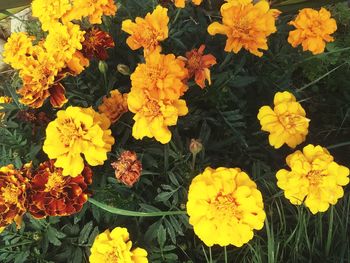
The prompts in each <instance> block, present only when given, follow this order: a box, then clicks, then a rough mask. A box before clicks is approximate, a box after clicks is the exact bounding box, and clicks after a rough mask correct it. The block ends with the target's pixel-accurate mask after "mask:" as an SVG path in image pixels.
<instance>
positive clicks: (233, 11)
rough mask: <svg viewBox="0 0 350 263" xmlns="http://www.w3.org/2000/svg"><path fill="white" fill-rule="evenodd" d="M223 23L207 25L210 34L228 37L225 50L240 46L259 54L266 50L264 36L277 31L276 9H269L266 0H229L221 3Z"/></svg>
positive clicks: (238, 48) (232, 49)
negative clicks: (257, 0)
mask: <svg viewBox="0 0 350 263" xmlns="http://www.w3.org/2000/svg"><path fill="white" fill-rule="evenodd" d="M220 12H221V15H222V24H220V23H218V22H214V23H212V24H211V25H209V27H208V32H209V34H210V35H216V34H223V35H226V36H227V41H226V46H225V51H227V52H230V51H233V52H234V53H238V52H239V51H240V50H241V49H242V48H244V49H246V50H248V51H249V52H250V53H252V54H254V55H256V56H259V57H261V56H262V55H263V53H262V52H261V51H260V50H267V49H268V46H267V37H268V36H269V35H271V34H272V33H274V32H276V30H277V29H276V26H275V20H276V17H277V15H278V14H279V12H278V11H277V10H275V9H270V6H269V3H268V2H267V1H259V2H258V3H256V4H253V3H252V1H251V0H250V1H237V0H234V1H233V0H232V1H229V2H228V3H225V4H223V5H222V6H221V9H220Z"/></svg>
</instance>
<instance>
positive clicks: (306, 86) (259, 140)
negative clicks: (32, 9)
mask: <svg viewBox="0 0 350 263" xmlns="http://www.w3.org/2000/svg"><path fill="white" fill-rule="evenodd" d="M118 2H119V10H118V13H117V15H116V17H114V18H105V19H104V23H103V25H102V29H104V30H106V31H108V32H110V33H111V35H112V36H113V38H114V40H115V42H116V48H114V49H112V50H110V52H109V54H110V58H109V59H108V60H107V64H108V71H107V72H106V75H104V74H102V73H101V72H100V71H99V69H98V61H93V62H91V65H90V67H89V68H88V69H87V70H86V71H85V72H83V73H82V74H81V75H80V76H79V77H75V78H73V77H70V78H67V79H66V80H65V81H64V86H65V88H66V90H67V97H68V99H69V104H70V105H75V106H83V107H87V106H90V105H92V106H93V107H94V108H95V109H96V108H97V106H98V105H99V104H100V103H101V101H102V97H103V96H105V95H106V94H108V93H109V91H111V90H112V89H115V88H118V89H119V90H120V91H121V92H128V91H129V89H130V79H129V76H126V75H123V74H122V73H120V72H118V71H117V66H118V65H120V64H124V65H127V66H128V67H129V68H130V71H131V72H133V71H134V69H135V67H136V66H137V63H140V62H142V60H143V56H142V51H140V50H139V51H132V50H130V48H129V47H128V46H127V45H126V43H125V40H126V37H127V35H126V34H125V33H123V32H122V31H121V22H122V21H123V20H125V19H134V18H135V17H136V16H142V17H143V16H144V15H145V14H146V13H147V12H149V11H151V10H153V8H154V7H155V5H156V4H157V3H156V2H157V1H155V0H152V1H151V0H147V1H146V0H145V1H137V0H120V1H118ZM162 2H166V1H162ZM212 2H213V3H212V4H213V5H212V8H213V9H210V8H207V6H208V5H209V4H210V3H211V1H205V3H204V5H202V6H201V7H194V6H191V5H189V6H188V7H186V8H185V9H182V10H179V9H175V8H174V7H173V6H172V5H169V13H168V14H169V17H170V25H169V28H170V34H169V38H168V39H167V40H166V41H165V42H164V43H163V52H164V53H174V54H176V55H182V56H183V55H184V54H185V52H186V51H189V50H191V49H192V48H198V47H199V46H200V45H201V44H203V43H204V44H205V45H206V52H207V53H211V54H213V55H214V56H215V57H216V58H217V61H218V64H217V65H216V66H214V67H213V69H212V82H213V83H212V85H211V86H210V87H208V88H206V89H205V90H201V89H200V88H199V87H198V86H196V84H195V83H194V82H193V83H192V82H191V83H190V89H189V91H188V92H187V94H186V95H185V99H186V101H187V103H188V107H189V110H190V112H189V114H188V115H187V116H185V117H181V118H179V122H178V124H177V126H174V127H172V128H171V131H172V134H173V138H172V140H171V142H170V143H169V144H166V145H162V144H160V143H158V142H156V141H155V140H153V139H144V140H142V141H137V140H135V139H133V138H132V136H131V127H132V125H133V123H134V122H133V120H132V115H131V114H130V113H127V114H125V115H124V116H123V117H122V118H121V119H120V120H119V121H118V122H117V123H116V124H115V125H114V126H112V131H113V135H114V137H115V138H116V143H115V145H114V147H113V150H112V152H111V153H110V156H109V161H106V162H105V165H103V166H100V167H95V168H94V169H93V170H94V177H93V185H92V187H91V190H92V192H93V198H94V199H95V200H97V201H101V202H103V203H104V204H107V205H109V206H112V207H116V208H120V209H124V210H132V211H138V212H150V213H152V212H159V211H179V210H180V211H182V210H184V209H185V204H186V202H187V191H188V187H189V184H190V182H191V180H192V178H193V177H194V176H195V175H197V174H198V173H200V172H202V171H203V170H204V168H205V167H207V166H211V167H215V168H216V167H220V166H226V167H241V168H242V169H243V170H244V171H246V172H247V173H248V174H249V175H250V176H251V177H252V179H253V180H254V181H255V182H256V183H257V185H258V188H259V189H260V190H261V191H262V193H263V197H264V205H265V211H266V214H267V219H266V222H265V227H264V228H263V230H261V231H258V232H256V235H255V237H254V238H253V240H252V241H251V242H250V243H248V244H247V245H245V246H243V247H242V248H235V247H232V246H230V247H227V252H228V258H229V262H256V263H258V262H268V263H273V262H317V261H319V262H349V261H350V253H349V251H350V247H349V245H350V240H349V237H350V235H349V234H350V232H349V231H350V230H349V229H350V222H349V218H350V193H349V187H347V188H345V195H344V197H343V198H342V199H341V200H340V201H339V202H338V203H337V205H336V206H334V207H332V208H331V209H329V210H328V212H325V213H320V214H317V215H316V216H313V215H312V214H311V213H310V212H309V211H308V210H307V209H306V208H305V207H303V206H300V207H296V206H293V205H291V204H290V203H289V202H288V200H286V199H285V197H284V196H283V192H282V191H280V190H279V189H278V188H277V186H276V178H275V173H276V171H277V170H279V169H281V168H283V166H284V163H285V156H287V155H288V154H290V153H291V152H292V150H291V149H289V148H287V147H285V146H284V147H282V148H281V149H279V150H275V149H273V148H272V147H271V146H269V145H268V141H267V136H266V134H265V133H263V132H261V131H260V126H259V123H258V121H257V118H256V116H257V112H258V109H259V108H260V107H261V106H262V105H271V104H272V103H271V102H272V99H273V95H274V94H275V93H276V92H277V91H284V90H287V91H290V92H292V93H293V94H295V95H296V97H297V99H298V101H299V102H301V103H302V105H303V107H304V108H305V109H306V112H307V116H308V118H309V119H311V123H310V133H309V135H308V137H307V142H308V143H314V144H322V145H323V146H325V147H327V148H328V149H329V150H330V151H331V153H332V154H333V156H334V157H335V159H336V160H337V161H338V163H340V164H343V165H345V166H349V165H350V162H349V158H348V156H349V154H350V140H349V134H350V77H349V76H350V67H349V65H350V9H349V8H348V6H347V4H346V3H339V4H337V5H332V6H329V9H330V10H331V12H332V14H333V16H334V17H335V18H336V19H337V23H338V31H337V33H336V34H335V38H336V41H335V42H334V43H331V44H328V45H327V51H326V52H325V53H324V54H321V55H317V56H312V55H311V53H303V52H302V51H301V49H299V48H298V49H293V48H292V47H291V46H290V45H289V44H288V43H287V41H286V39H287V35H288V32H289V30H290V26H288V25H287V22H288V21H290V20H291V19H292V18H293V16H294V13H287V14H284V15H281V17H280V19H279V22H278V25H277V26H278V32H277V33H275V34H273V35H272V36H271V37H270V39H269V47H270V48H269V50H268V51H266V52H265V54H264V56H263V57H262V58H258V57H254V56H252V55H251V54H249V53H247V52H245V51H241V52H240V53H239V54H237V55H234V54H233V53H226V52H224V51H223V47H224V39H223V38H222V37H220V36H215V37H211V36H209V35H208V33H207V32H206V27H207V25H208V24H210V22H211V20H213V19H214V18H216V17H217V15H218V10H217V9H214V7H215V3H216V1H212ZM327 2H329V1H327ZM281 5H282V3H281ZM281 7H282V6H281ZM276 8H278V6H277V5H276ZM28 24H29V25H28V26H29V31H30V32H34V33H35V32H37V22H35V21H33V22H30V23H28ZM1 85H2V86H1V88H0V92H1V93H4V94H5V95H8V96H11V97H12V98H13V99H14V101H15V102H14V103H12V104H10V105H4V109H3V110H2V111H5V112H6V119H5V120H3V121H2V125H0V165H1V166H2V165H6V164H9V163H14V164H15V166H16V167H20V166H21V165H22V164H24V163H26V162H29V161H33V163H34V164H38V163H39V162H41V161H43V160H45V159H46V158H47V157H46V155H45V154H44V153H43V152H42V150H41V149H42V144H43V139H44V137H45V125H44V124H41V125H38V124H35V123H32V122H26V121H23V120H21V119H20V118H19V117H18V116H19V115H18V114H19V112H20V111H23V110H25V108H24V106H23V105H21V104H19V103H18V98H17V95H16V93H15V89H16V88H18V87H19V86H20V83H19V78H18V76H16V75H11V76H8V78H7V80H6V81H5V82H2V84H1ZM39 111H43V112H45V113H46V114H47V116H48V118H49V119H51V120H52V119H53V118H54V116H55V113H56V110H55V109H52V107H51V106H50V105H49V104H48V103H47V104H45V105H44V107H43V108H41V109H40V110H36V111H35V114H37V113H38V112H39ZM3 124H4V125H3ZM192 138H195V139H200V141H201V143H202V144H203V146H204V149H203V151H201V152H200V153H199V154H198V155H197V158H196V159H195V160H193V159H192V157H193V156H192V155H191V153H190V151H189V143H190V140H191V139H192ZM124 149H126V150H133V151H135V152H136V153H137V154H138V156H139V157H140V160H141V162H142V166H143V171H142V175H141V179H140V181H139V182H138V183H137V184H136V185H135V186H134V187H133V188H127V187H126V186H124V185H122V184H120V183H119V182H118V181H117V180H116V179H115V178H114V171H113V169H112V167H111V166H110V163H111V162H112V161H115V160H116V159H117V157H118V156H119V154H120V152H122V151H123V150H124ZM193 164H194V165H193ZM23 224H24V225H23V227H22V228H21V229H20V230H18V231H17V230H16V229H15V226H11V227H9V228H7V229H6V230H4V232H3V233H2V234H1V241H0V262H16V263H19V262H74V263H75V262H88V256H89V253H90V252H89V249H90V247H91V245H92V242H93V240H94V238H95V236H96V235H97V234H98V233H100V232H102V231H104V230H105V229H106V228H109V229H112V228H114V227H116V226H123V227H127V228H128V229H129V232H130V235H131V236H132V239H133V242H134V243H136V246H140V247H142V248H145V249H146V250H147V251H148V253H149V260H150V262H206V261H207V262H210V261H211V259H210V258H212V261H211V262H223V261H224V250H223V249H222V248H221V247H216V246H214V247H213V248H212V249H211V250H209V249H208V248H206V247H204V245H203V243H202V242H201V241H200V240H199V239H198V238H197V237H196V236H195V235H194V233H193V229H192V227H191V226H190V225H189V223H188V217H187V215H184V214H178V215H177V214H174V215H170V216H160V217H127V216H121V215H116V214H113V213H108V212H106V211H104V210H102V209H101V208H98V207H97V206H95V205H93V204H91V203H87V204H85V206H84V208H83V210H82V211H81V212H80V213H79V214H76V215H74V216H69V217H61V218H56V217H51V218H48V219H43V220H34V219H33V218H31V217H29V216H27V217H25V218H24V223H23Z"/></svg>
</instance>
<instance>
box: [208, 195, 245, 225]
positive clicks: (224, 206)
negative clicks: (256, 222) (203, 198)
mask: <svg viewBox="0 0 350 263" xmlns="http://www.w3.org/2000/svg"><path fill="white" fill-rule="evenodd" d="M238 206H239V204H238V203H237V202H236V199H235V198H234V197H233V196H232V195H223V194H222V193H221V192H220V193H219V194H218V195H217V196H216V198H215V199H214V200H213V201H212V202H211V208H212V209H211V211H212V213H213V216H214V215H215V216H217V215H220V217H221V218H225V219H228V220H232V218H237V219H238V220H239V219H240V218H241V217H242V215H241V213H240V212H239V211H238V209H237V207H238Z"/></svg>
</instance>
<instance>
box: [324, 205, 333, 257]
mask: <svg viewBox="0 0 350 263" xmlns="http://www.w3.org/2000/svg"><path fill="white" fill-rule="evenodd" d="M333 220H334V207H333V206H331V208H330V213H329V227H328V234H327V243H326V256H327V257H328V255H329V251H330V249H331V244H332V235H333Z"/></svg>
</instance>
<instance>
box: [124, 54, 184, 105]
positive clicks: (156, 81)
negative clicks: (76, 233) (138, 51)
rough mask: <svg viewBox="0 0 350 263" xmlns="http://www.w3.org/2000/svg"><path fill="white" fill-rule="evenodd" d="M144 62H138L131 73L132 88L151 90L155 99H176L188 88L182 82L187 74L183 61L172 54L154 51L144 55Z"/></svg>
mask: <svg viewBox="0 0 350 263" xmlns="http://www.w3.org/2000/svg"><path fill="white" fill-rule="evenodd" d="M145 61H146V63H144V64H139V65H138V66H137V67H136V69H135V72H134V73H133V74H131V77H130V78H131V86H132V89H133V90H141V91H143V90H152V92H153V90H154V89H155V91H156V93H152V94H150V95H151V96H153V97H154V98H156V99H165V98H166V99H171V100H174V99H178V98H179V97H180V96H182V95H183V94H184V92H185V91H186V90H187V89H188V86H187V85H186V84H185V83H184V81H185V80H186V78H187V76H188V71H187V69H186V67H185V62H184V61H182V60H181V59H180V58H176V57H175V56H174V55H173V54H168V55H163V54H160V53H159V51H157V50H156V51H154V52H151V53H150V54H148V56H146V57H145Z"/></svg>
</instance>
